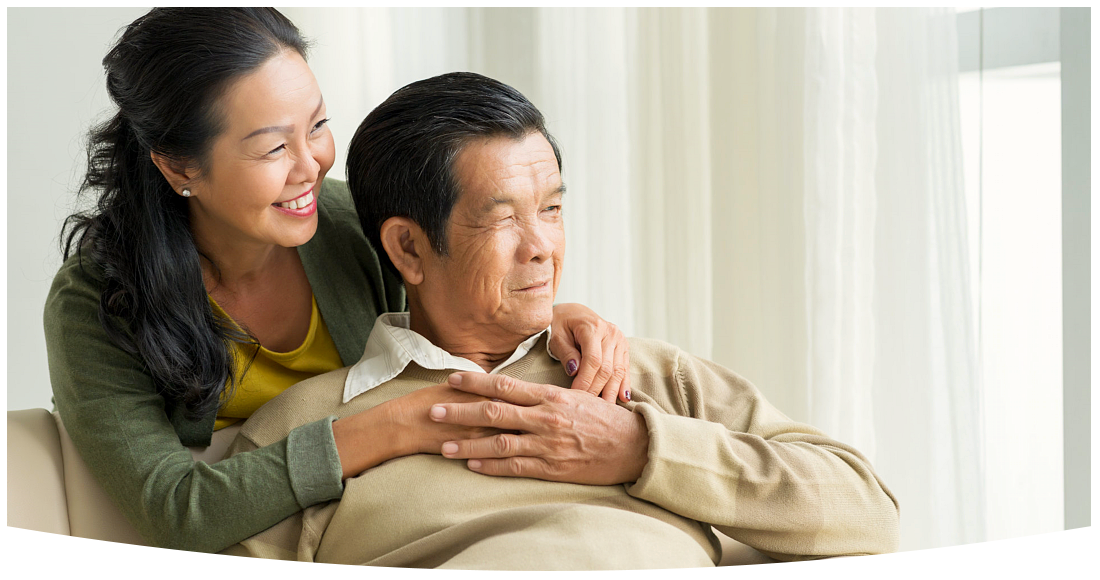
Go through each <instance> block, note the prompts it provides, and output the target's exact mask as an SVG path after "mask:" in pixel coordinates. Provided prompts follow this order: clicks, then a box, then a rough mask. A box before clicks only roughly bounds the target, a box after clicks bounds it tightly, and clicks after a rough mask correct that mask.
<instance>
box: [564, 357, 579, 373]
mask: <svg viewBox="0 0 1100 580" xmlns="http://www.w3.org/2000/svg"><path fill="white" fill-rule="evenodd" d="M575 372H577V361H575V360H571V361H569V362H567V363H565V374H567V375H569V376H573V373H575Z"/></svg>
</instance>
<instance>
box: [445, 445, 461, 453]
mask: <svg viewBox="0 0 1100 580" xmlns="http://www.w3.org/2000/svg"><path fill="white" fill-rule="evenodd" d="M455 453H458V443H444V444H443V455H454V454H455Z"/></svg>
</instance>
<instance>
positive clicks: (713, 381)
mask: <svg viewBox="0 0 1100 580" xmlns="http://www.w3.org/2000/svg"><path fill="white" fill-rule="evenodd" d="M347 372H348V369H346V368H345V369H341V370H338V371H334V372H332V373H327V374H324V375H320V376H318V377H315V378H313V379H310V380H308V381H305V382H303V383H299V384H298V385H295V386H294V387H291V388H290V389H288V390H287V391H285V392H284V393H282V394H281V395H279V396H278V397H276V398H275V399H273V400H272V401H270V402H269V403H268V404H267V405H265V406H264V407H262V408H261V409H260V410H258V411H257V412H256V413H255V414H254V415H253V416H252V417H251V418H250V419H249V420H248V421H247V422H246V423H245V425H244V427H243V428H242V430H241V432H240V434H239V435H238V437H237V439H236V441H234V443H233V444H232V445H231V447H230V449H229V452H228V454H227V456H229V457H233V456H235V455H236V454H238V453H247V452H249V451H250V450H252V449H256V448H261V447H263V446H265V445H270V444H271V442H273V441H278V440H280V439H282V438H283V437H285V436H286V434H287V433H288V432H291V431H293V430H294V429H295V428H298V427H299V426H300V425H305V424H310V423H312V422H315V421H318V420H322V419H323V418H325V417H328V416H332V415H334V416H336V417H337V418H340V417H346V416H348V415H351V414H354V413H357V412H360V411H363V410H365V409H368V408H371V407H373V406H375V405H378V404H381V403H383V402H385V401H388V400H391V399H393V398H396V397H400V396H402V395H405V394H408V393H410V392H412V391H414V390H416V389H419V388H422V387H426V386H430V385H433V384H438V383H441V382H444V381H445V380H446V377H447V375H448V374H449V371H433V370H426V369H423V368H421V367H419V366H417V365H416V364H415V363H412V364H410V365H409V366H408V367H407V368H406V369H405V371H404V372H402V373H401V374H400V375H398V376H397V377H396V378H394V379H393V380H390V381H388V382H386V383H383V384H382V385H379V386H378V387H375V388H374V389H372V390H370V391H367V392H366V393H364V394H362V395H359V396H357V397H355V398H354V399H352V400H351V401H349V402H348V403H346V404H345V403H342V393H343V386H344V380H345V378H346V376H347ZM630 372H631V384H632V393H633V401H632V402H630V403H625V404H624V403H619V404H620V405H623V406H624V407H626V408H627V409H629V410H631V411H633V412H635V413H640V414H641V415H642V416H643V417H644V418H645V422H646V425H647V430H648V435H649V461H648V464H647V465H646V467H645V469H644V470H643V472H642V475H641V477H640V478H639V479H638V481H636V482H633V483H630V484H624V485H611V486H596V485H579V484H570V483H556V482H549V481H541V480H536V479H528V478H507V477H492V476H486V475H481V474H478V473H474V472H472V471H470V470H469V469H467V468H466V465H465V461H464V460H452V459H445V458H443V457H442V456H440V455H430V454H416V455H411V456H406V457H401V458H397V459H392V460H390V461H387V462H385V463H383V464H381V465H379V466H376V467H374V468H372V469H368V470H367V471H365V472H363V473H362V474H360V475H358V476H356V477H353V478H349V479H348V480H346V482H345V491H344V494H343V497H342V498H341V499H340V500H337V501H333V502H329V503H327V504H318V505H315V506H313V507H310V508H307V509H306V510H304V511H302V512H300V513H298V514H295V515H294V516H292V517H290V518H288V519H286V520H284V521H282V522H280V523H279V524H278V525H276V526H274V527H272V528H271V529H269V530H266V531H264V532H262V533H260V534H258V535H256V536H253V537H251V538H249V539H247V540H245V541H244V542H242V543H240V544H238V545H235V546H232V547H230V548H229V549H228V550H226V552H225V553H229V554H236V555H247V556H254V557H267V558H282V559H297V560H307V561H317V562H328V563H340V564H365V565H371V566H402V567H438V568H461V569H506V570H563V569H564V570H571V569H572V570H577V569H585V570H589V569H639V568H673V567H695V566H712V565H714V564H715V563H717V562H718V561H719V559H720V558H721V552H720V551H721V547H720V544H719V542H718V541H717V539H716V538H715V536H714V534H713V531H712V529H711V526H714V527H716V528H717V529H718V530H720V531H722V532H723V533H725V534H727V535H729V536H730V537H732V538H734V539H735V540H738V541H740V542H742V543H745V544H747V545H749V546H752V547H754V548H756V549H757V550H760V551H761V552H763V553H764V554H766V555H768V556H771V557H773V558H777V559H781V560H794V559H806V558H818V557H825V556H837V555H854V554H871V553H880V552H889V551H893V550H895V549H896V548H897V542H898V507H897V502H896V501H895V500H894V497H893V496H892V495H891V493H890V492H889V490H888V489H887V488H886V486H885V485H884V484H883V483H882V481H880V480H879V478H878V476H877V475H875V472H874V471H873V470H872V468H871V466H870V465H869V463H868V461H867V460H866V459H865V458H864V457H863V456H862V455H861V454H860V453H859V452H858V451H856V450H855V449H852V448H851V447H849V446H847V445H845V444H843V443H840V442H837V441H834V440H832V439H829V438H828V437H826V436H825V435H824V434H822V433H821V432H819V431H818V430H816V429H814V428H813V427H810V426H808V425H804V424H800V423H797V422H794V421H791V420H790V419H788V418H787V417H786V416H784V415H783V414H782V413H780V412H779V411H778V410H776V409H775V408H774V407H772V406H771V405H770V404H769V403H768V402H767V401H766V400H765V399H764V397H763V396H762V395H761V393H760V391H759V390H757V389H756V387H754V386H753V385H752V384H750V383H749V382H748V381H746V380H745V379H743V378H742V377H740V376H738V375H737V374H735V373H733V372H731V371H729V370H728V369H725V368H723V367H721V366H720V365H717V364H714V363H712V362H709V361H706V360H702V359H699V358H697V357H694V356H692V355H689V354H687V353H685V352H683V351H682V350H680V349H678V348H676V347H674V346H672V345H669V344H667V343H663V342H660V341H656V340H645V339H631V341H630ZM502 373H503V374H505V375H509V376H512V377H515V378H518V379H522V380H525V381H529V382H534V383H544V384H552V385H558V386H560V387H563V388H567V387H568V386H569V384H570V381H571V378H570V377H568V376H567V375H566V374H565V373H564V371H563V370H562V369H561V365H560V364H557V363H556V362H555V361H553V360H552V359H551V358H550V357H549V356H547V355H546V351H545V348H540V347H539V346H536V347H535V348H533V349H532V350H531V352H530V353H528V355H527V356H525V357H523V358H521V359H520V360H518V361H517V362H515V363H513V364H512V365H510V366H509V367H507V368H506V369H504V370H503V371H502ZM609 540H612V541H609Z"/></svg>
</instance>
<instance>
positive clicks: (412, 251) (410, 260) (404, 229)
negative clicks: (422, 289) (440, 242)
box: [379, 217, 427, 286]
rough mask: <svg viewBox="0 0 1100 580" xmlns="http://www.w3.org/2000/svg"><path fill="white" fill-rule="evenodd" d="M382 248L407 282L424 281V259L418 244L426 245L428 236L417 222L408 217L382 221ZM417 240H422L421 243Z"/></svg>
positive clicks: (416, 283)
mask: <svg viewBox="0 0 1100 580" xmlns="http://www.w3.org/2000/svg"><path fill="white" fill-rule="evenodd" d="M379 233H380V234H381V236H382V248H383V249H384V250H385V251H386V255H387V256H389V257H390V261H391V262H393V265H394V266H396V267H397V271H398V272H401V277H402V278H403V279H404V280H405V283H406V284H411V285H413V286H416V285H419V284H420V283H421V282H423V281H424V261H423V258H422V257H421V255H420V252H419V251H418V250H417V246H418V245H419V246H420V247H426V246H424V242H425V241H427V236H425V235H424V230H422V229H420V226H418V225H417V224H416V222H414V221H412V220H411V219H409V218H406V217H391V218H390V219H388V220H386V221H384V222H382V229H381V231H380V232H379ZM417 242H420V243H419V244H418V243H417Z"/></svg>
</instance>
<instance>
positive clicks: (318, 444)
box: [44, 256, 343, 552]
mask: <svg viewBox="0 0 1100 580" xmlns="http://www.w3.org/2000/svg"><path fill="white" fill-rule="evenodd" d="M78 260H79V257H78V256H74V257H72V258H70V260H69V261H67V262H66V263H65V264H64V265H63V266H62V268H61V270H60V271H59V272H58V274H57V276H56V277H55V278H54V281H53V286H52V287H51V289H50V294H49V297H48V299H47V301H46V309H45V314H44V323H45V332H46V348H47V355H48V360H49V369H50V380H51V383H52V386H53V392H54V401H55V404H56V407H57V411H58V413H59V414H60V416H61V419H62V421H63V422H64V424H65V428H66V430H67V431H68V432H69V435H70V437H71V438H72V441H73V444H74V446H75V447H76V449H77V450H78V451H79V453H80V455H81V457H82V458H83V459H84V460H85V462H87V464H88V467H89V468H90V469H91V471H92V473H93V475H94V476H95V478H96V479H97V480H98V481H99V483H100V485H102V486H103V488H104V490H105V491H106V492H107V494H108V495H109V496H110V497H111V499H112V500H113V501H114V503H115V504H116V505H117V506H118V507H119V508H120V509H121V511H122V512H123V514H125V516H126V517H127V519H129V520H130V522H132V523H133V524H134V526H135V527H136V528H137V530H138V531H139V532H140V533H141V534H142V535H143V536H144V537H145V538H146V539H148V540H149V541H150V542H151V543H152V544H154V545H157V546H161V547H165V548H175V549H183V550H194V551H206V552H213V551H217V550H220V549H223V548H225V547H226V546H228V545H230V544H233V543H235V542H238V541H240V540H242V539H244V538H246V537H248V536H250V535H252V534H255V533H257V532H259V531H261V530H263V529H266V528H268V527H270V526H271V525H273V524H275V523H276V522H278V521H279V520H282V519H283V518H286V517H287V516H289V515H291V514H293V513H295V512H297V511H299V510H301V509H303V508H306V507H308V506H310V505H313V504H316V503H319V502H322V501H327V500H330V499H334V498H337V497H339V496H340V494H341V493H342V491H343V484H342V482H341V477H340V476H341V471H340V460H339V456H338V455H337V454H336V444H335V441H334V440H333V436H332V426H331V420H322V421H317V422H314V423H310V424H307V425H304V426H302V427H299V428H297V429H295V430H294V431H293V432H291V434H290V435H289V436H288V437H287V438H285V439H283V440H281V441H278V442H276V443H274V444H272V445H268V446H266V447H263V448H260V449H256V450H254V451H250V452H248V453H241V454H239V455H236V456H234V457H232V458H230V459H228V460H225V461H221V462H218V463H214V464H206V463H204V462H201V461H194V460H193V459H192V456H191V453H190V451H189V450H188V449H187V447H185V446H184V445H183V443H181V441H180V436H179V435H178V434H177V431H176V429H175V427H174V426H173V423H172V421H171V420H170V419H169V416H168V414H167V413H166V409H165V402H164V399H163V398H162V397H161V396H160V395H159V394H157V392H156V389H155V385H154V380H153V378H152V376H150V375H149V374H148V372H147V371H146V370H145V367H144V364H143V362H142V361H141V360H140V359H139V358H137V357H136V356H135V355H131V354H129V353H127V352H125V351H124V350H122V349H121V348H119V347H118V346H116V345H115V344H114V343H113V342H112V341H111V339H110V338H109V336H108V335H107V333H106V331H105V330H104V329H103V327H102V325H101V324H100V322H99V318H98V308H99V296H100V292H101V288H102V282H101V281H98V280H97V279H96V278H95V276H93V275H92V274H91V271H92V270H93V265H92V264H90V263H89V260H84V267H83V268H82V267H81V265H80V263H79V261H78Z"/></svg>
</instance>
